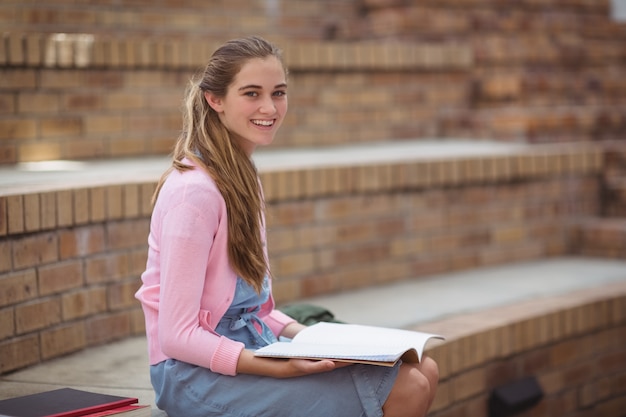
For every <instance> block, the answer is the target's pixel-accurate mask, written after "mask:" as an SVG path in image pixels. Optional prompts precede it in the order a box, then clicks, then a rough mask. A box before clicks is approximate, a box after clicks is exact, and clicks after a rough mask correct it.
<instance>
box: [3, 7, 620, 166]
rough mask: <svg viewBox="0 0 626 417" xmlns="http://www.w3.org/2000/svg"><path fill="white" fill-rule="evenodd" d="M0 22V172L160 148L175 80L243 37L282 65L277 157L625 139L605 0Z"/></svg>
mask: <svg viewBox="0 0 626 417" xmlns="http://www.w3.org/2000/svg"><path fill="white" fill-rule="evenodd" d="M0 24H2V25H3V29H4V33H3V35H2V38H1V39H0V164H9V163H14V162H18V161H32V160H42V159H58V158H66V159H68V158H71V159H89V158H109V157H119V156H137V155H146V154H166V153H168V152H169V151H170V149H171V147H172V144H173V141H174V138H175V137H176V135H177V133H178V131H179V129H180V114H179V104H180V100H181V96H182V90H183V88H184V85H185V83H186V81H187V79H188V78H189V76H190V75H191V74H192V73H193V72H194V71H196V70H198V69H199V68H201V67H202V65H203V64H204V63H205V61H206V59H207V57H208V54H209V53H210V52H211V51H212V50H213V48H214V46H215V45H216V44H217V43H218V42H221V41H223V40H224V39H227V38H231V37H234V36H239V35H241V34H244V33H258V34H261V35H264V36H267V37H268V38H270V39H272V40H274V41H276V42H277V43H279V44H280V45H281V46H283V47H284V49H285V50H286V51H285V52H286V57H287V61H288V63H289V65H290V67H291V80H290V83H291V84H292V85H293V88H292V89H291V91H290V99H291V100H290V104H291V111H290V115H289V116H288V118H287V120H286V123H285V126H284V127H283V129H282V131H281V133H280V135H279V137H278V138H277V141H276V146H281V147H292V146H311V145H312V146H315V145H318V144H349V143H356V142H372V141H384V140H389V139H404V138H411V139H414V138H433V137H464V138H465V137H469V138H478V139H485V138H491V139H498V140H508V141H512V140H513V141H532V142H570V141H581V140H582V141H588V140H597V139H623V137H624V134H625V133H626V104H625V97H626V81H625V80H626V76H625V75H626V74H625V66H624V58H625V56H624V54H625V52H624V49H623V48H622V47H621V45H623V43H624V41H626V25H624V24H618V23H616V22H611V21H610V18H609V1H608V0H599V1H594V2H591V1H587V2H583V1H581V0H562V1H554V0H535V1H522V2H515V4H510V3H507V4H504V3H502V2H500V1H495V0H474V1H471V2H460V1H456V0H449V1H440V2H439V1H434V0H429V1H394V0H388V1H381V0H377V1H374V0H372V1H354V0H342V1H330V0H328V1H326V0H324V1H316V2H310V1H305V0H297V1H289V2H272V1H262V2H261V1H252V2H245V3H244V2H240V1H234V2H223V3H222V2H219V4H218V5H217V6H215V5H214V6H212V7H208V6H206V5H205V4H204V3H202V4H200V3H198V2H195V1H191V0H187V1H180V2H175V3H173V2H166V1H156V2H151V3H150V5H149V6H146V4H145V2H143V1H128V2H124V7H117V6H116V7H113V3H111V2H110V1H106V0H102V1H96V2H89V4H86V3H72V4H70V3H68V2H65V1H51V2H46V4H35V3H33V2H22V1H7V2H3V3H2V4H1V5H0Z"/></svg>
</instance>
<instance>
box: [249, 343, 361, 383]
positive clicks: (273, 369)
mask: <svg viewBox="0 0 626 417" xmlns="http://www.w3.org/2000/svg"><path fill="white" fill-rule="evenodd" d="M347 365H349V363H342V362H333V361H331V360H326V359H324V360H319V361H318V360H308V359H274V358H260V357H257V356H254V353H253V352H252V351H250V350H246V349H244V350H243V351H242V352H241V355H239V362H238V363H237V373H242V374H253V375H265V376H271V377H274V378H293V377H296V376H303V375H310V374H317V373H321V372H329V371H332V370H333V369H338V368H343V367H344V366H347Z"/></svg>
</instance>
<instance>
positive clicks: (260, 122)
mask: <svg viewBox="0 0 626 417" xmlns="http://www.w3.org/2000/svg"><path fill="white" fill-rule="evenodd" d="M274 122H275V120H274V119H272V120H252V123H253V124H255V125H257V126H263V127H270V126H274Z"/></svg>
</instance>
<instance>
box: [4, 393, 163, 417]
mask: <svg viewBox="0 0 626 417" xmlns="http://www.w3.org/2000/svg"><path fill="white" fill-rule="evenodd" d="M137 401H138V399H137V398H130V397H119V396H116V395H107V394H99V393H95V392H89V391H82V390H76V389H73V388H61V389H57V390H53V391H46V392H41V393H38V394H31V395H25V396H22V397H15V398H9V399H6V400H0V417H83V416H90V415H111V416H115V415H116V414H117V415H119V416H123V415H124V414H125V413H127V414H128V413H129V412H132V414H133V415H146V416H149V415H150V414H151V409H150V407H149V406H141V405H138V404H137Z"/></svg>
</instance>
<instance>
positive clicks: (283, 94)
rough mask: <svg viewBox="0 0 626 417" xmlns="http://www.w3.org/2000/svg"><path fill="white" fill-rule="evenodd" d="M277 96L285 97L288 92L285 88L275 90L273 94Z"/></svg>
mask: <svg viewBox="0 0 626 417" xmlns="http://www.w3.org/2000/svg"><path fill="white" fill-rule="evenodd" d="M273 95H274V96H275V97H284V96H286V95H287V92H286V91H284V90H278V91H274V94H273Z"/></svg>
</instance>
